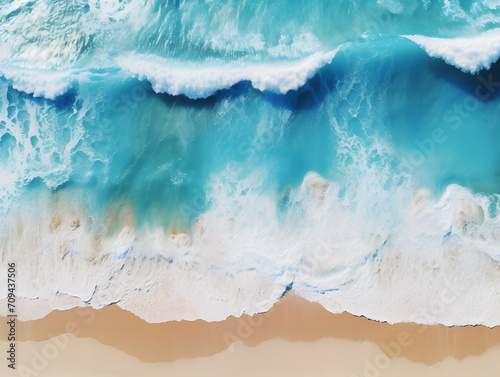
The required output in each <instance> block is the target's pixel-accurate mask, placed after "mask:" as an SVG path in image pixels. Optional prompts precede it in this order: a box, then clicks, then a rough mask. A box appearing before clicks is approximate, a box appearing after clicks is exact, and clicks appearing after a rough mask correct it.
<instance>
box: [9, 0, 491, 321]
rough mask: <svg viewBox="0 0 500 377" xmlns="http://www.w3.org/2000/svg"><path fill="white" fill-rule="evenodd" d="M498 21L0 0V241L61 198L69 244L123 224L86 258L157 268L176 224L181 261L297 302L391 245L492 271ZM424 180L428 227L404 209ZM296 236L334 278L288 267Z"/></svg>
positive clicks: (329, 6) (461, 14)
mask: <svg viewBox="0 0 500 377" xmlns="http://www.w3.org/2000/svg"><path fill="white" fill-rule="evenodd" d="M499 22H500V10H499V9H498V7H497V6H496V5H495V4H493V3H492V2H487V1H484V2H481V1H467V2H464V1H462V2H459V1H446V2H444V1H436V2H431V1H422V2H419V1H414V2H403V1H401V2H400V1H378V2H364V1H335V2H311V1H286V2H282V3H279V2H267V1H253V2H233V1H227V2H217V3H213V2H210V1H178V0H177V1H167V2H162V1H136V0H131V1H120V2H119V1H116V2H113V1H110V2H99V1H97V2H89V3H86V2H84V1H75V2H73V3H72V4H71V5H68V4H67V2H62V1H54V2H48V1H35V2H21V1H13V2H5V1H4V2H2V3H1V8H0V47H1V48H2V52H1V53H0V63H1V64H0V76H1V79H0V167H1V171H2V176H1V177H0V195H1V196H0V221H1V224H2V226H3V228H2V229H3V230H2V232H3V233H2V240H3V241H2V242H5V244H7V243H8V242H13V241H12V237H14V236H13V235H12V234H13V233H11V231H12V229H11V224H13V223H14V220H12V219H14V218H17V217H19V216H20V217H21V218H23V219H25V218H27V217H30V216H29V215H30V214H31V212H30V211H33V213H36V214H37V215H36V216H34V218H35V219H45V218H47V219H48V220H47V221H48V222H50V221H53V220H50V218H52V217H53V216H54V215H53V211H56V209H54V208H57V211H62V213H70V210H69V209H67V210H64V209H62V210H61V208H59V207H57V206H56V204H55V203H59V202H58V200H59V199H57V198H73V199H67V203H66V204H60V205H61V206H62V208H70V207H71V206H72V205H76V204H78V205H79V206H81V207H83V209H82V211H83V212H82V213H85V215H84V218H81V219H80V221H81V224H82V225H84V227H83V228H84V231H85V232H87V233H89V234H94V233H96V234H97V233H99V232H101V231H102V229H103V228H104V229H105V230H106V231H105V232H104V233H105V234H107V235H108V236H109V237H112V236H113V235H114V236H116V235H118V234H126V232H125V231H124V230H123V229H125V228H124V227H125V225H127V224H128V225H129V226H130V227H131V228H134V229H136V230H137V233H135V234H133V235H132V241H130V243H129V244H127V245H128V246H126V247H125V249H124V250H128V251H123V250H122V249H120V248H119V247H118V246H116V244H118V243H119V242H118V241H116V242H117V243H115V244H114V245H115V246H112V247H111V246H109V245H111V244H103V245H104V246H103V245H100V246H99V249H96V250H93V249H92V247H93V246H89V248H90V249H92V250H93V251H91V252H90V251H89V253H90V254H92V253H94V254H95V253H97V254H99V253H103V254H107V253H112V250H115V249H117V250H118V249H120V250H121V251H120V253H119V254H120V255H121V257H122V258H123V257H125V259H126V258H131V259H133V258H141V256H142V257H145V256H148V257H151V256H152V257H155V256H158V255H160V254H161V253H159V252H157V251H156V249H155V247H156V246H155V247H153V246H151V245H152V244H151V245H150V243H148V242H149V241H150V239H149V238H148V237H149V236H148V235H147V234H150V233H148V232H150V231H151V230H152V229H157V228H158V229H161V230H162V232H164V233H165V234H167V235H168V234H177V233H178V232H185V233H186V234H188V235H189V237H190V238H189V240H188V241H187V243H186V245H182V247H187V248H188V251H186V252H184V251H182V252H179V255H181V254H182V255H184V256H186V255H188V254H189V255H195V256H196V258H198V257H199V258H202V259H203V258H205V257H204V256H203V255H204V254H203V253H204V252H206V253H207V255H208V254H210V253H209V252H208V251H207V250H212V249H213V248H216V247H219V248H222V249H224V250H226V249H225V248H227V249H228V250H229V251H227V253H228V255H231V250H233V253H234V254H233V255H232V256H231V257H226V254H225V253H226V251H224V252H222V251H221V252H220V255H224V258H223V259H221V260H223V262H220V261H219V262H217V261H218V260H219V259H214V261H212V262H213V266H216V268H226V269H228V270H230V269H231V268H236V267H235V266H236V265H238V262H235V261H238V260H239V259H238V258H240V260H244V261H247V262H248V263H247V262H242V264H241V270H246V271H259V268H261V271H263V270H264V269H265V268H264V267H262V266H261V265H260V263H264V262H262V260H261V259H259V258H261V257H262V255H265V258H269V261H268V265H272V266H273V267H272V273H271V272H270V273H269V274H270V275H272V276H275V277H276V276H281V277H283V276H285V275H286V276H288V275H287V274H289V273H290V274H293V275H294V276H295V278H294V279H292V280H293V281H289V280H287V281H284V282H283V284H282V285H283V286H291V285H290V284H295V285H294V287H296V289H304V292H308V293H307V294H316V293H317V294H323V295H324V293H325V292H330V291H331V292H334V291H336V290H338V289H339V286H343V284H346V282H345V281H344V282H343V283H342V282H339V281H337V280H335V279H337V277H336V276H337V275H336V274H337V273H339V271H343V269H344V268H345V266H346V265H349V263H352V265H351V268H353V269H356V268H359V271H361V270H362V269H363V268H366V266H367V265H369V264H370V263H372V262H373V261H377V260H378V259H377V258H380V257H381V255H383V250H385V249H384V248H387V247H392V246H391V242H396V243H397V242H400V245H416V244H417V243H418V242H420V241H418V242H417V241H416V240H417V239H418V240H423V239H425V240H426V242H429V244H428V245H427V246H418V247H419V248H420V247H422V248H423V249H425V248H427V249H429V250H431V249H432V250H441V249H440V248H442V245H443V244H444V243H445V242H447V241H446V239H447V238H446V237H448V236H450V234H451V235H452V236H456V237H457V239H458V238H460V239H461V240H462V241H461V242H464V245H466V246H464V247H467V248H469V249H470V248H471V247H472V246H467V245H469V244H467V242H471V244H470V245H474V247H479V249H481V248H484V251H485V252H486V253H487V254H488V255H490V256H491V257H492V258H493V259H494V260H495V258H497V257H498V249H499V248H498V245H497V244H496V243H495V242H496V241H495V240H494V235H493V236H492V234H493V233H492V232H493V230H494V229H496V228H497V227H498V221H499V219H498V218H497V217H496V212H497V209H498V200H497V195H496V194H497V193H499V191H500V180H499V174H500V169H499V167H500V148H498V140H500V139H499V136H500V131H499V130H500V127H499V109H500V107H499V92H500V91H499V89H500V66H499V65H498V64H497V63H495V62H496V60H497V59H498V55H500V42H499V37H498V33H497V32H496V28H497V27H498V24H499ZM413 34H415V35H419V36H423V37H425V38H427V37H428V38H446V39H426V40H425V42H422V43H420V42H418V43H419V44H417V43H415V42H414V41H412V40H410V39H408V38H406V37H405V36H407V35H413ZM460 38H468V39H467V40H466V42H461V39H460ZM481 38H483V39H481ZM457 41H458V42H457ZM485 41H487V43H486V42H485ZM454 43H458V46H459V47H458V48H456V47H454V46H455V45H454ZM435 45H437V46H438V47H437V50H436V51H438V52H436V51H435V50H433V48H434V46H435ZM464 46H465V47H464ZM481 46H483V47H481ZM484 46H485V47H484ZM475 64H476V65H477V66H479V69H477V70H476V69H475V68H474V67H476V65H475ZM311 177H313V178H311ZM318 177H319V178H318ZM457 187H458V188H457ZM422 188H423V189H426V190H428V192H429V196H430V198H431V199H430V200H431V201H433V202H432V203H433V204H429V209H428V211H429V213H430V212H432V213H433V215H432V216H434V217H433V219H434V220H433V221H435V223H436V224H437V225H436V227H435V229H432V230H431V229H430V228H427V226H428V225H427V222H428V221H429V219H422V218H420V217H418V216H417V217H415V218H414V212H412V211H413V209H412V208H413V204H412V203H414V202H415V203H416V202H417V200H416V199H415V195H417V193H418V192H419V190H421V189H422ZM420 192H422V191H420ZM426 192H427V191H426ZM454 195H455V196H454ZM464 201H467V203H469V202H470V203H473V204H470V207H467V208H469V209H462V212H463V213H465V215H457V213H460V209H458V210H455V205H456V203H458V202H460V203H462V204H460V205H464V206H466V205H465V204H463V203H464ZM33 203H36V205H33ZM450 203H451V204H450ZM454 203H455V204H454ZM415 205H416V204H415ZM457 205H458V204H457ZM467 205H469V204H467ZM65 206H66V207H65ZM475 206H476V207H475ZM477 206H479V207H481V209H479V210H477V211H479V212H478V213H480V212H481V211H483V212H485V213H486V219H484V218H483V220H480V219H479V220H478V218H479V217H480V215H477V214H476V215H477V216H479V217H478V218H476V217H477V216H476V215H473V214H471V213H472V212H470V211H476V210H470V208H477ZM28 208H30V210H28ZM460 208H462V207H460ZM464 208H465V207H464ZM51 211H52V212H51ZM454 211H455V212H454ZM457 211H458V212H457ZM467 211H469V212H467ZM426 213H427V212H426ZM474 213H476V212H474ZM37 216H38V217H37ZM61 216H62V215H61ZM415 216H416V215H415ZM419 216H420V215H419ZM429 216H431V215H429ZM460 216H462V217H463V216H465V217H466V218H467V219H468V220H467V219H466V220H463V221H462V220H461V219H462V217H460ZM467 216H469V217H467ZM474 216H476V217H474ZM62 217H64V216H62ZM131 219H132V220H131ZM457 219H459V220H457ZM474 219H475V220H474ZM23 221H24V220H23ZM33 221H39V222H40V223H42V222H43V221H45V220H43V221H42V220H33ZM460 221H462V222H460ZM468 221H469V222H471V221H472V222H474V221H476V223H477V224H479V225H477V226H478V227H479V228H477V229H476V228H474V229H476V230H475V231H474V232H476V233H474V232H472V233H471V230H470V229H471V228H470V225H469V227H468V228H467V226H466V225H464V224H466V223H467V222H468ZM200 224H203V225H202V227H204V228H203V229H205V232H208V233H203V231H199V228H197V227H200ZM457 224H458V225H457ZM464 227H465V228H464ZM42 228H43V227H41V228H40V229H39V230H38V232H40V234H39V235H38V236H37V237H38V238H39V239H43V240H45V238H44V237H45V236H46V234H45V233H44V232H45V230H43V229H45V228H43V229H42ZM408 228H411V231H408ZM466 228H467V231H466V230H464V229H466ZM51 229H52V228H51ZM99 229H101V230H99ZM127 229H128V228H127ZM197 229H198V230H197ZM228 229H229V230H228ZM231 229H232V230H231ZM434 231H435V234H434V233H433V232H434ZM197 232H200V233H197ZM210 232H213V233H210ZM225 232H227V234H226V233H225ZM412 232H414V233H412ZM464 232H465V233H464ZM481 232H483V233H484V232H486V233H487V235H485V234H486V233H484V234H483V233H481ZM47 234H49V233H47ZM99 234H101V233H99ZM203 234H205V235H204V236H203ZM207 234H210V237H209V236H207ZM215 234H216V236H215ZM212 235H214V236H213V237H212ZM47 237H48V239H51V237H52V236H51V235H48V236H47ZM54 237H55V236H54ZM58 237H59V236H58ZM61 237H62V238H61ZM64 237H66V236H64V235H63V236H60V237H59V238H58V240H60V239H64ZM72 237H73V236H72ZM78 237H83V236H78ZM92 237H94V236H92ZM95 237H97V236H95ZM197 237H198V238H197ZM203 237H205V238H203ZM294 237H296V238H294ZM400 237H403V238H404V237H407V238H405V239H404V240H400ZM467 237H473V238H474V237H476V238H474V239H472V238H470V239H469V238H467ZM481 237H482V238H481ZM72 239H73V238H72ZM77 239H78V240H80V241H81V239H80V238H77ZM310 239H317V240H320V241H321V240H323V241H325V240H326V241H325V242H327V243H331V242H333V243H334V244H341V245H348V246H345V248H346V249H345V250H343V251H342V252H341V254H342V253H343V254H342V255H346V256H348V257H346V258H347V261H346V260H344V259H342V263H340V262H339V263H340V264H339V265H335V266H333V267H331V269H330V270H329V272H328V273H327V272H324V273H325V274H326V275H325V276H330V278H331V279H333V280H328V279H327V278H324V277H323V275H321V274H320V273H319V272H318V275H314V274H312V273H311V276H313V275H314V277H313V278H311V276H309V277H307V276H306V277H304V276H302V275H301V273H302V272H301V271H302V270H301V269H302V264H303V263H305V262H304V260H306V259H307V258H306V257H305V256H304V255H301V253H305V252H306V250H308V248H309V247H310V245H309V243H308V242H309V240H310ZM395 239H396V240H398V241H394V240H395ZM477 239H481V240H486V241H487V242H490V241H491V242H492V243H491V244H490V243H488V244H487V245H483V246H478V243H477V242H478V241H477ZM80 241H78V242H80ZM323 241H321V242H323ZM486 241H485V242H486ZM37 242H38V241H37ZM40 242H41V244H43V242H49V243H50V242H55V241H53V240H52V241H43V242H42V241H40ZM57 242H59V241H57ZM68 242H69V241H68ZM71 242H76V243H73V244H71V245H73V246H67V245H66V244H65V245H66V246H64V247H68V248H69V249H71V250H73V251H74V252H78V253H81V254H82V255H83V254H84V251H82V250H83V249H85V248H86V247H87V246H85V247H83V246H81V245H80V244H78V242H77V241H71ZM81 242H84V241H81ZM85 242H87V241H85ZM110 242H111V241H110ZM120 242H121V241H120ZM123 242H125V241H123ZM151 242H153V241H151ZM155 242H156V241H155ZM288 242H289V243H290V244H288ZM212 243H213V244H212ZM9 244H10V243H9ZM37 245H38V244H37ZM44 245H45V244H44ZM50 245H53V244H52V243H51V244H50ZM78 245H80V246H78ZM85 245H87V244H85ZM106 245H108V246H106ZM120 245H121V243H120ZM148 245H149V246H148ZM155 245H156V244H155ZM214 245H215V246H214ZM221 245H223V246H221ZM263 245H264V246H263ZM349 245H350V246H349ZM44 247H45V246H44ZM51 247H52V246H51ZM107 247H109V249H106V248H107ZM120 247H121V246H120ZM190 247H193V248H195V249H196V250H195V251H193V250H191V249H189V248H190ZM412 247H413V246H412ZM72 248H73V249H72ZM231 248H233V249H231ZM282 248H283V250H285V249H286V250H291V249H293V250H295V251H293V252H288V253H289V254H287V252H286V251H283V250H281V249H282ZM409 249H411V248H409ZM131 250H132V251H133V252H134V253H133V257H130V255H128V252H129V251H131ZM182 250H184V249H182ZM242 250H243V251H242ZM464 250H465V249H464ZM18 252H19V253H21V251H18ZM440 252H441V251H439V252H437V251H436V253H440ZM12 253H14V251H12ZM242 253H244V254H242ZM261 253H263V254H262V255H261ZM332 253H333V252H332ZM408 253H410V255H411V250H409V251H408ZM254 254H255V255H257V256H258V257H255V259H254V257H249V256H248V255H250V256H252V255H254ZM351 254H352V255H353V256H352V260H350V259H349V258H351ZM176 255H177V254H176ZM210 255H211V254H210ZM242 255H244V256H242ZM275 255H276V257H274V256H275ZM283 255H285V256H283ZM287 255H288V256H287ZM436 255H437V254H436ZM278 256H279V257H278ZM89 258H90V257H89ZM168 258H170V259H169V260H170V263H171V261H172V260H174V261H175V260H181V259H182V258H183V257H179V258H181V259H175V258H176V257H168ZM207 258H208V257H207ZM210 258H212V257H210ZM221 258H222V257H221ZM245 258H248V260H247V259H245ZM273 258H275V259H273ZM411 258H413V257H410V258H409V259H408V260H409V261H410V260H412V259H411ZM89 260H90V259H89ZM257 260H258V262H257ZM228 261H231V262H228ZM212 262H210V263H212ZM61 263H62V262H61ZM120 263H122V262H120ZM217 263H221V264H220V265H219V264H217ZM274 263H275V264H274ZM332 263H333V262H332ZM335 263H337V262H335ZM373 263H375V262H373ZM408 263H410V262H408ZM264 265H265V263H264ZM221 266H225V267H221ZM228 266H230V267H228ZM259 266H261V267H259ZM342 266H343V267H342ZM247 267H248V268H247ZM102 268H103V270H102V271H105V272H102V271H101V273H102V274H105V273H107V274H110V273H111V272H110V270H106V268H108V267H102ZM113 268H114V267H113ZM165 268H166V267H165ZM239 268H240V267H238V269H239ZM266 268H267V267H266ZM238 269H237V270H238ZM106 271H107V272H106ZM266 271H267V270H266ZM322 273H323V272H322ZM306 275H307V274H306ZM266 276H267V275H266ZM332 276H333V277H332ZM287 279H288V278H287ZM308 279H309V280H308ZM311 279H312V280H311ZM353 279H355V278H353ZM285 280H286V279H285ZM57 284H58V283H54V286H53V288H54V289H53V291H56V286H57ZM89 284H90V285H92V284H91V283H89ZM280 284H281V283H280ZM370 284H371V283H370ZM370 284H369V285H370ZM70 285H71V284H70ZM94 285H95V287H96V289H97V287H98V286H99V284H94ZM280 286H281V285H280ZM370 286H371V285H370ZM300 287H302V288H300ZM133 289H135V288H133ZM68 290H70V291H71V289H69V288H68ZM75 290H76V291H78V289H76V288H75ZM57 291H58V292H59V290H57ZM97 291H98V290H97ZM34 292H36V289H35V288H34V290H33V291H30V293H26V297H31V296H36V294H35V293H34ZM47 292H48V291H47ZM311 292H314V293H311ZM321 292H323V293H321ZM46 294H47V295H48V296H47V297H53V296H50V295H51V294H55V293H54V292H52V293H46ZM333 294H335V293H332V295H333ZM73 295H74V296H76V297H80V298H82V299H83V293H73ZM304 295H305V296H307V295H306V294H305V293H304ZM276 296H277V297H279V294H277V295H276ZM332 297H333V296H332ZM335 297H336V296H335ZM46 299H47V300H49V301H50V299H49V298H46ZM86 302H90V299H89V301H86ZM102 302H103V303H105V301H102ZM356 310H357V312H359V313H362V312H363V310H362V309H359V308H358V309H356Z"/></svg>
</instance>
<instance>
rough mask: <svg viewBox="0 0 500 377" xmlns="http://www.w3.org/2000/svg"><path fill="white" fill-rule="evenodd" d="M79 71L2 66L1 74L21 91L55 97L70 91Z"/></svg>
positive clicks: (37, 95) (50, 97) (36, 95)
mask: <svg viewBox="0 0 500 377" xmlns="http://www.w3.org/2000/svg"><path fill="white" fill-rule="evenodd" d="M77 75H78V72H76V71H74V70H64V71H58V70H38V69H24V68H17V67H5V66H3V67H0V76H3V77H4V78H5V79H6V80H7V81H9V82H10V83H11V84H12V87H13V88H14V89H16V90H19V91H21V92H25V93H28V94H32V95H33V96H34V97H44V98H47V99H52V100H53V99H55V98H56V97H58V96H60V95H63V94H65V93H66V92H68V91H69V90H70V89H71V87H72V85H73V83H74V82H76V81H77Z"/></svg>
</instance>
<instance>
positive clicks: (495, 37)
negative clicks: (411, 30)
mask: <svg viewBox="0 0 500 377" xmlns="http://www.w3.org/2000/svg"><path fill="white" fill-rule="evenodd" d="M403 37H404V38H407V39H409V40H411V41H413V42H415V43H416V44H418V45H419V46H420V47H422V48H423V49H424V50H425V51H426V52H427V54H429V56H431V57H434V58H440V59H443V60H444V61H445V62H446V63H448V64H451V65H453V66H455V67H457V68H459V69H461V70H462V71H464V72H470V73H476V72H478V71H480V70H482V69H489V68H490V66H491V65H492V64H493V63H495V62H496V61H497V60H498V58H499V57H500V30H498V29H494V30H490V31H487V32H484V33H481V34H479V35H476V36H472V37H461V38H433V37H426V36H422V35H403Z"/></svg>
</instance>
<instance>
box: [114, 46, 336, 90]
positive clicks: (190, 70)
mask: <svg viewBox="0 0 500 377" xmlns="http://www.w3.org/2000/svg"><path fill="white" fill-rule="evenodd" d="M338 50H339V48H337V49H335V50H333V51H329V52H317V53H315V54H312V55H310V56H308V57H306V58H303V59H300V60H296V61H284V62H276V63H267V64H266V63H250V62H233V63H228V62H223V63H221V62H218V63H217V64H216V62H213V63H209V62H204V63H202V64H201V63H194V62H193V63H190V62H179V61H177V60H172V59H170V60H169V59H163V58H159V57H157V56H151V55H137V54H133V55H128V56H125V57H122V58H119V59H118V64H119V66H120V67H121V68H122V69H124V70H126V71H128V72H130V74H132V75H134V76H136V77H138V78H139V79H140V80H143V79H146V80H148V81H149V82H151V84H152V86H153V89H154V90H155V92H157V93H168V94H172V95H179V94H184V95H186V96H187V97H189V98H192V99H197V98H206V97H208V96H210V95H212V94H214V93H215V92H216V91H217V90H221V89H227V88H230V87H231V86H232V85H234V84H236V83H238V82H240V81H246V80H248V81H251V83H252V85H253V87H254V88H256V89H259V90H262V91H265V90H267V91H271V92H275V93H281V94H285V93H287V92H288V91H290V90H296V89H299V88H300V87H301V86H303V85H304V84H305V83H306V81H307V80H308V79H310V78H311V77H312V76H314V74H315V73H316V71H317V70H318V69H319V68H321V67H323V66H325V65H326V64H329V63H331V61H332V60H333V58H334V57H335V54H336V53H337V51H338Z"/></svg>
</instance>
